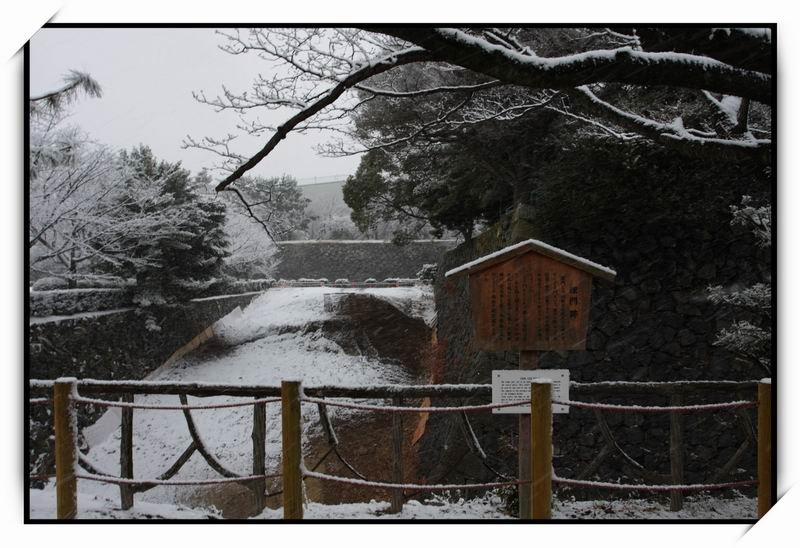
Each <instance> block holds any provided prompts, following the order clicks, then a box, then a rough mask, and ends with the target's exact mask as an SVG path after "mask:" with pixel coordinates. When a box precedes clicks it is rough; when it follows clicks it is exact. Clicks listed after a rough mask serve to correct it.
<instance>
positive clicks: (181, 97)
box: [30, 28, 358, 180]
mask: <svg viewBox="0 0 800 548" xmlns="http://www.w3.org/2000/svg"><path fill="white" fill-rule="evenodd" d="M222 43H223V38H222V37H221V36H219V35H217V34H215V32H214V29H208V28H204V29H187V28H174V29H169V28H161V29H148V28H122V29H113V28H112V29H89V28H47V29H41V30H39V31H38V32H37V33H36V34H35V35H34V36H33V38H32V39H31V50H30V51H31V60H30V67H31V70H30V82H31V94H32V95H36V94H38V93H42V92H45V91H50V90H52V89H55V88H57V87H59V85H61V84H62V76H63V75H64V74H65V73H66V72H67V71H69V70H70V69H73V70H80V71H85V72H88V73H89V74H91V75H92V77H93V78H94V79H95V80H97V81H98V82H99V83H100V85H101V86H102V88H103V97H102V98H100V99H90V98H86V97H81V99H79V100H78V101H77V102H76V103H75V104H74V105H73V106H72V108H71V111H72V116H71V122H72V123H75V124H77V125H79V126H80V127H82V128H83V129H84V130H85V131H86V132H88V133H89V135H90V136H91V137H92V138H93V139H94V140H96V141H99V142H101V143H104V144H107V145H110V146H112V147H114V148H130V147H132V146H135V145H138V144H139V143H142V144H146V145H149V146H150V147H151V148H152V149H153V151H154V152H155V154H156V156H157V157H159V158H162V159H164V160H168V161H171V162H175V161H178V160H180V161H181V162H182V163H183V166H184V167H186V168H188V169H190V170H191V171H192V172H193V173H196V172H198V171H199V170H200V169H201V168H202V167H209V168H210V167H211V166H212V165H213V164H215V163H216V162H215V155H214V154H213V153H210V152H205V151H200V150H194V149H186V150H184V149H182V148H181V143H182V140H183V139H184V137H185V136H186V135H187V134H188V135H191V136H192V137H194V138H196V139H198V140H199V138H200V137H203V136H206V135H207V136H211V137H221V136H224V135H227V134H228V133H235V134H238V133H239V132H238V130H236V127H235V124H236V122H237V120H238V118H237V116H236V114H235V113H233V112H221V113H218V112H215V111H214V109H213V108H212V107H209V106H207V105H202V104H200V103H197V102H196V101H195V100H194V98H193V97H192V91H200V90H203V91H205V92H206V95H207V96H208V97H214V96H216V95H217V94H218V93H220V92H221V85H222V84H224V85H225V86H226V87H228V88H229V89H231V90H232V91H241V90H249V89H250V87H251V84H252V81H253V78H254V77H255V76H256V75H257V74H258V73H259V72H263V73H264V74H265V75H266V74H269V71H270V70H274V69H273V68H272V66H271V65H270V63H269V62H267V61H264V60H261V59H259V58H257V57H255V56H241V55H239V56H234V55H230V54H227V53H225V52H223V51H222V50H220V49H219V48H218V46H219V45H220V44H222ZM291 112H292V111H290V110H288V109H287V110H283V111H278V112H275V111H264V112H262V113H260V114H259V116H260V118H261V120H262V121H268V122H271V123H273V124H278V123H280V122H281V121H282V120H284V119H285V118H286V117H287V115H291ZM268 138H269V137H268V136H267V137H265V138H263V139H255V138H250V137H249V136H248V137H240V138H239V139H237V140H236V143H237V144H236V146H235V148H234V150H236V151H237V152H239V153H243V154H247V155H250V154H252V153H254V152H255V151H257V150H258V149H260V148H261V146H263V144H264V142H265V140H266V139H268ZM329 138H330V136H329V135H326V134H323V133H318V132H314V133H310V134H307V135H290V136H289V137H288V138H287V139H286V140H285V141H283V142H282V143H281V144H280V145H279V146H278V147H277V148H276V149H275V151H274V152H273V153H271V154H270V155H269V156H268V157H267V158H266V159H265V160H263V161H262V162H261V164H260V165H259V166H258V167H256V168H255V169H254V170H253V172H252V173H254V174H261V175H265V176H273V175H281V174H284V173H286V174H289V175H293V176H295V177H296V178H298V179H307V178H312V177H325V176H329V175H339V174H352V173H353V172H355V169H356V167H357V166H358V158H356V157H347V158H327V157H323V156H320V155H319V154H317V152H316V150H315V147H316V145H318V144H320V143H324V142H325V141H326V140H327V139H329ZM217 179H219V174H218V173H217V174H215V180H217Z"/></svg>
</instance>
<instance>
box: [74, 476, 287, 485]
mask: <svg viewBox="0 0 800 548" xmlns="http://www.w3.org/2000/svg"><path fill="white" fill-rule="evenodd" d="M75 477H76V478H78V479H83V480H89V481H99V482H101V483H113V484H115V485H139V486H143V485H216V484H219V483H240V482H247V481H255V480H260V479H271V478H279V477H281V474H272V475H263V474H262V475H256V476H238V477H235V478H216V479H209V480H159V479H144V480H141V479H128V478H119V477H115V476H100V475H98V474H75Z"/></svg>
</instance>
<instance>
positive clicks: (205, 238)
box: [107, 146, 228, 303]
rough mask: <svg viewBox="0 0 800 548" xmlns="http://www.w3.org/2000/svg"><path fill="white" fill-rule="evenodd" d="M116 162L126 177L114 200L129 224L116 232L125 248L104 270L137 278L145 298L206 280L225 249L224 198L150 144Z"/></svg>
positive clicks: (184, 290)
mask: <svg viewBox="0 0 800 548" xmlns="http://www.w3.org/2000/svg"><path fill="white" fill-rule="evenodd" d="M120 163H121V165H122V169H123V173H124V174H125V175H126V179H125V181H124V183H123V185H122V188H121V189H120V192H119V193H118V194H117V196H116V197H115V202H116V204H117V205H118V215H119V217H120V218H121V222H125V220H127V222H128V223H130V224H132V225H133V227H132V229H131V230H125V231H124V234H122V235H121V236H120V238H119V245H120V246H121V247H122V248H124V249H125V250H126V253H125V254H124V255H123V256H121V257H119V258H118V260H116V261H114V262H112V263H110V264H109V265H107V268H108V270H109V271H110V272H112V273H114V274H116V275H118V276H122V277H132V278H135V279H136V281H137V286H139V288H140V291H141V292H144V293H146V295H145V296H144V297H143V299H144V300H146V301H148V302H154V303H158V302H161V301H169V300H173V299H175V298H178V299H180V298H182V297H184V296H187V295H188V294H190V293H191V292H192V291H193V290H195V289H198V288H201V287H202V286H203V285H204V284H206V283H210V281H212V280H213V278H214V277H215V276H216V275H218V274H219V273H220V270H221V268H222V264H223V260H224V258H225V257H226V255H227V246H228V241H227V237H226V235H225V231H224V224H225V212H226V208H225V204H223V203H222V202H221V201H219V200H215V199H212V198H209V197H208V196H207V195H205V194H204V193H203V192H201V191H200V189H198V188H196V187H195V185H194V184H193V182H192V180H191V177H190V174H189V172H188V171H187V170H185V169H183V168H181V166H180V163H169V162H165V161H163V160H158V159H157V158H156V157H155V155H154V154H153V152H152V150H150V148H149V147H146V146H139V147H136V148H134V149H132V150H131V151H130V152H127V151H123V152H122V153H121V154H120ZM142 197H147V198H148V199H145V200H142V199H141V198H142ZM154 219H156V220H158V221H163V222H156V223H154V222H152V220H154Z"/></svg>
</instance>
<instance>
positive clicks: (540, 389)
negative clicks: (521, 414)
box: [527, 379, 553, 519]
mask: <svg viewBox="0 0 800 548" xmlns="http://www.w3.org/2000/svg"><path fill="white" fill-rule="evenodd" d="M552 390H553V384H552V383H551V382H550V381H549V379H547V380H546V379H542V381H540V382H533V383H531V432H530V434H531V468H530V475H531V485H530V487H529V488H528V489H527V490H528V492H529V493H530V494H531V509H532V517H533V519H550V511H551V510H550V505H551V500H552V497H553V403H552V402H553V394H552Z"/></svg>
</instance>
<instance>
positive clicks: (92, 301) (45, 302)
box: [29, 288, 132, 317]
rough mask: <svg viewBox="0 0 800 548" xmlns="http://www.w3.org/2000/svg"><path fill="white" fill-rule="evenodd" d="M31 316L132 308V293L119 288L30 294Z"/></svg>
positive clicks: (62, 290)
mask: <svg viewBox="0 0 800 548" xmlns="http://www.w3.org/2000/svg"><path fill="white" fill-rule="evenodd" d="M29 299H30V310H31V316H39V317H42V316H68V315H70V314H79V313H81V312H95V311H100V310H113V309H115V308H125V307H128V306H131V304H132V300H131V292H130V291H129V290H126V289H119V288H106V289H101V288H93V289H56V290H52V291H31V292H30V293H29Z"/></svg>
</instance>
